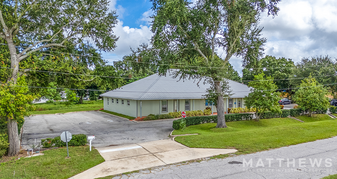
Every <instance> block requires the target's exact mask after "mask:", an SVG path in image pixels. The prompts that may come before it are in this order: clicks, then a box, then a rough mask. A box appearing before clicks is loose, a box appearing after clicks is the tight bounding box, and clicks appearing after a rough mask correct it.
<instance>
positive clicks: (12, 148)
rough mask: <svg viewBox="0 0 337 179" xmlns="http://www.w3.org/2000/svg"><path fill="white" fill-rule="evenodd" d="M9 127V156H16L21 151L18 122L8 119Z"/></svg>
mask: <svg viewBox="0 0 337 179" xmlns="http://www.w3.org/2000/svg"><path fill="white" fill-rule="evenodd" d="M7 128H8V141H9V149H8V156H15V155H17V154H18V153H19V151H20V140H19V135H18V123H17V122H16V120H12V119H8V121H7Z"/></svg>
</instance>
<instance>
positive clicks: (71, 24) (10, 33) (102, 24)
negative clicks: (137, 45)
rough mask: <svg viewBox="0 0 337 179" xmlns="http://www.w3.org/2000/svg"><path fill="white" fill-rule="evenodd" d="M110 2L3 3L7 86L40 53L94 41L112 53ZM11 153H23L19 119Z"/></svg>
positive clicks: (0, 32) (0, 16)
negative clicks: (33, 55)
mask: <svg viewBox="0 0 337 179" xmlns="http://www.w3.org/2000/svg"><path fill="white" fill-rule="evenodd" d="M108 7H109V1H108V0H82V1H78V0H4V1H1V2H0V40H4V41H5V43H6V44H7V48H8V51H9V53H10V68H11V71H10V75H9V77H8V79H7V80H6V81H5V82H2V83H4V84H3V85H7V84H9V83H11V84H14V85H15V84H16V82H17V79H18V76H19V74H20V73H19V66H20V64H21V63H23V62H24V61H25V59H27V57H30V56H31V55H32V54H34V53H36V52H41V51H45V50H50V49H51V48H53V49H58V48H68V47H70V46H76V45H77V44H81V43H83V42H85V41H90V42H91V43H92V44H93V45H95V46H96V47H97V48H98V49H101V50H104V51H110V50H113V49H114V48H115V43H116V40H117V39H118V38H117V37H116V36H115V35H114V34H113V28H114V26H115V24H116V23H117V17H116V15H115V13H114V12H109V11H108ZM7 127H8V135H9V142H10V147H9V152H8V154H9V155H10V156H12V155H16V154H17V153H18V151H19V149H20V145H19V138H18V130H17V122H16V116H15V115H14V116H13V118H8V123H7Z"/></svg>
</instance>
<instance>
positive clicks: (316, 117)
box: [296, 114, 332, 122]
mask: <svg viewBox="0 0 337 179" xmlns="http://www.w3.org/2000/svg"><path fill="white" fill-rule="evenodd" d="M296 118H297V119H300V120H302V121H304V122H315V121H325V120H332V118H331V117H329V116H328V115H326V114H316V115H313V116H312V117H308V116H297V117H296Z"/></svg>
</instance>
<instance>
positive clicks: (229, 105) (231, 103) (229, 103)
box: [228, 99, 233, 108]
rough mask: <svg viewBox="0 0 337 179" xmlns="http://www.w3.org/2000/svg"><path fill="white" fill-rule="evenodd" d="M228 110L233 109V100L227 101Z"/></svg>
mask: <svg viewBox="0 0 337 179" xmlns="http://www.w3.org/2000/svg"><path fill="white" fill-rule="evenodd" d="M228 108H233V99H229V100H228Z"/></svg>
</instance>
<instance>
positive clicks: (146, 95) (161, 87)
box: [100, 71, 250, 100]
mask: <svg viewBox="0 0 337 179" xmlns="http://www.w3.org/2000/svg"><path fill="white" fill-rule="evenodd" d="M198 82H199V80H193V79H181V80H179V77H177V78H173V73H172V71H171V72H168V73H167V74H166V76H160V75H158V74H154V75H151V76H148V77H146V78H143V79H140V80H138V81H135V82H133V83H130V84H127V85H125V86H122V87H121V88H119V89H115V90H112V91H109V92H106V93H104V94H101V95H100V96H102V97H111V98H121V99H131V100H163V99H205V94H207V89H209V86H210V85H209V84H204V83H203V81H200V82H199V84H197V83H198ZM228 84H229V86H230V89H231V90H232V94H233V95H232V96H231V97H230V98H243V97H245V96H247V95H248V94H249V93H250V88H249V87H248V86H247V85H244V84H241V83H238V82H235V81H232V80H228Z"/></svg>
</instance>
